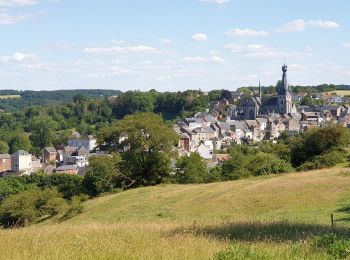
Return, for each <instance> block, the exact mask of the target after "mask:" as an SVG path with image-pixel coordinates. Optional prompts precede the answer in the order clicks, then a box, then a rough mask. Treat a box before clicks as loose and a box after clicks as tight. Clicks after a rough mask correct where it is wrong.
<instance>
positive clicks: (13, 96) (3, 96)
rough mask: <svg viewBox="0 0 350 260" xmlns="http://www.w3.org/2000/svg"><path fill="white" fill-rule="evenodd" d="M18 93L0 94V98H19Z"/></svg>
mask: <svg viewBox="0 0 350 260" xmlns="http://www.w3.org/2000/svg"><path fill="white" fill-rule="evenodd" d="M19 98H21V96H20V95H0V99H19Z"/></svg>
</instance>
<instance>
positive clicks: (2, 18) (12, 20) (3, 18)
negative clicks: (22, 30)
mask: <svg viewBox="0 0 350 260" xmlns="http://www.w3.org/2000/svg"><path fill="white" fill-rule="evenodd" d="M32 17H33V15H10V14H7V13H0V25H10V24H16V23H19V22H20V21H23V20H27V19H29V18H32Z"/></svg>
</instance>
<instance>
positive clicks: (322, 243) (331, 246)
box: [312, 233, 350, 259]
mask: <svg viewBox="0 0 350 260" xmlns="http://www.w3.org/2000/svg"><path fill="white" fill-rule="evenodd" d="M312 245H313V246H314V247H315V248H316V249H321V250H323V251H324V252H326V253H327V254H329V255H331V256H333V257H334V258H336V259H343V258H347V257H348V256H350V241H349V240H345V239H343V238H339V237H337V235H335V234H333V233H331V234H327V235H322V236H316V237H314V238H313V240H312Z"/></svg>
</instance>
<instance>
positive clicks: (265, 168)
mask: <svg viewBox="0 0 350 260" xmlns="http://www.w3.org/2000/svg"><path fill="white" fill-rule="evenodd" d="M247 169H248V171H250V172H251V173H252V174H253V175H254V176H259V175H267V174H278V173H285V172H292V171H293V170H294V169H293V167H292V166H291V164H290V163H288V162H286V161H284V160H282V159H280V158H278V157H277V156H275V155H273V154H266V153H259V154H257V155H255V156H251V157H250V159H249V163H248V165H247Z"/></svg>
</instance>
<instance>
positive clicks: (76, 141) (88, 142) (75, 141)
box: [68, 135, 97, 151]
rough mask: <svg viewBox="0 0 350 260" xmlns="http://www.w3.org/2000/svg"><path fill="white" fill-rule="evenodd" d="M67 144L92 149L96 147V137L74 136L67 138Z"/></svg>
mask: <svg viewBox="0 0 350 260" xmlns="http://www.w3.org/2000/svg"><path fill="white" fill-rule="evenodd" d="M68 146H72V147H80V146H83V147H84V148H86V149H88V150H89V151H93V150H94V149H95V148H96V147H97V139H96V138H95V137H94V136H92V135H88V136H80V137H79V136H75V137H71V138H69V139H68Z"/></svg>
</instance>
